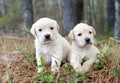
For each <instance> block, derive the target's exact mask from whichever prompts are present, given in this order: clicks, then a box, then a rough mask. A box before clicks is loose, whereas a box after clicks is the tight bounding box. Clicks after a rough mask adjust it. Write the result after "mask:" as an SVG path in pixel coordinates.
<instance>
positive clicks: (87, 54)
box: [79, 51, 92, 59]
mask: <svg viewBox="0 0 120 83" xmlns="http://www.w3.org/2000/svg"><path fill="white" fill-rule="evenodd" d="M79 55H80V57H81V58H82V59H83V58H90V57H91V56H92V55H91V52H88V51H85V52H79Z"/></svg>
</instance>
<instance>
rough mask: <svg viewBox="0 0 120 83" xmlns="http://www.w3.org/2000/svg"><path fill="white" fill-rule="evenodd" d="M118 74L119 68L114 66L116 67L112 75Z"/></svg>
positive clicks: (112, 70)
mask: <svg viewBox="0 0 120 83" xmlns="http://www.w3.org/2000/svg"><path fill="white" fill-rule="evenodd" d="M118 72H119V68H118V67H116V66H114V67H113V68H112V69H111V73H112V75H116V74H117V73H118Z"/></svg>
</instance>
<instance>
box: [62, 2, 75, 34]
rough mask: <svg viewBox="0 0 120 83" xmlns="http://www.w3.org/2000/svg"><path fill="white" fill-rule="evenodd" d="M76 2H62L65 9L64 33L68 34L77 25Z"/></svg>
mask: <svg viewBox="0 0 120 83" xmlns="http://www.w3.org/2000/svg"><path fill="white" fill-rule="evenodd" d="M74 4H75V1H74V0H62V7H63V27H64V33H65V34H67V33H69V31H70V30H71V29H72V28H73V27H74V26H75V25H76V24H77V22H76V21H77V18H76V17H77V14H76V10H75V5H74Z"/></svg>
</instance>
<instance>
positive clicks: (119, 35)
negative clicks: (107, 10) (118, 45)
mask: <svg viewBox="0 0 120 83" xmlns="http://www.w3.org/2000/svg"><path fill="white" fill-rule="evenodd" d="M114 29H115V30H114V37H115V39H117V40H120V0H115V28H114Z"/></svg>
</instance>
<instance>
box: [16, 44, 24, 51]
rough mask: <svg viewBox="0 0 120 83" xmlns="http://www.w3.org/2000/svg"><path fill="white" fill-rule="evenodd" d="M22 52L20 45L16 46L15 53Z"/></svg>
mask: <svg viewBox="0 0 120 83" xmlns="http://www.w3.org/2000/svg"><path fill="white" fill-rule="evenodd" d="M23 50H24V47H23V46H22V45H20V46H16V51H18V52H22V51H23Z"/></svg>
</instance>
